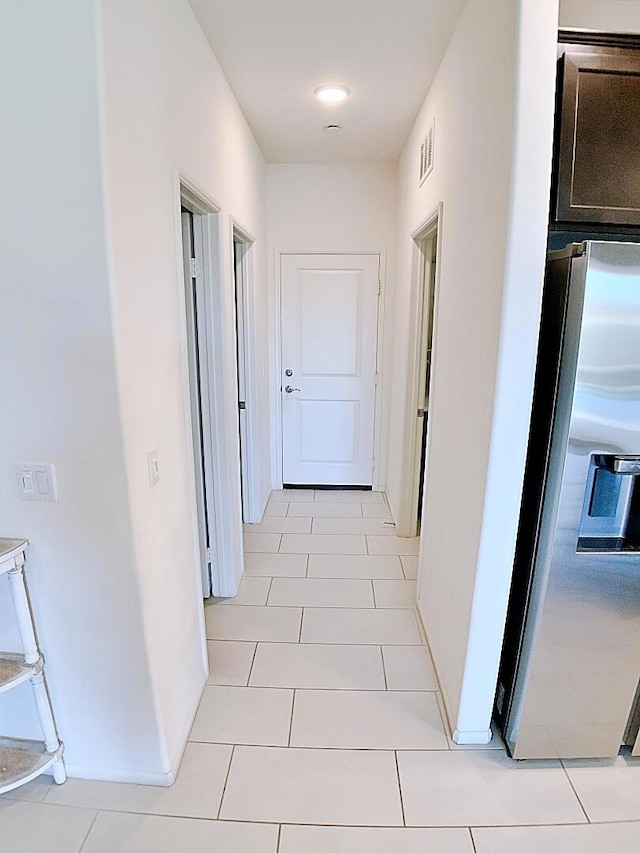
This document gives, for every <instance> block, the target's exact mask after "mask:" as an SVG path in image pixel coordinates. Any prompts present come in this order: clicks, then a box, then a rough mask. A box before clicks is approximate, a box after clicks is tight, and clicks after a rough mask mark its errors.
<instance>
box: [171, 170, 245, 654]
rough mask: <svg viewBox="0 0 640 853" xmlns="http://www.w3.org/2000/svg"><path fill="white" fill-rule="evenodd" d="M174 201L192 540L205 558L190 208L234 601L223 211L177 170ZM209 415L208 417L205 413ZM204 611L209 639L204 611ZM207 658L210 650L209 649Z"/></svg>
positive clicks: (226, 575)
mask: <svg viewBox="0 0 640 853" xmlns="http://www.w3.org/2000/svg"><path fill="white" fill-rule="evenodd" d="M173 197H174V212H175V219H174V228H175V237H176V248H177V272H178V275H177V279H176V281H177V297H178V299H177V303H178V320H179V334H180V353H181V360H182V387H183V404H184V405H183V409H184V419H185V440H186V441H187V443H188V452H187V460H188V463H187V464H188V469H189V470H188V476H189V492H190V508H191V519H192V536H193V545H194V551H193V553H194V556H196V557H199V554H200V536H199V530H198V509H197V489H196V469H195V463H194V459H193V446H192V441H193V439H192V436H193V426H192V416H191V399H190V393H191V391H190V376H189V359H188V346H189V337H188V332H187V314H186V305H185V288H184V274H183V269H184V258H183V251H182V218H181V213H180V211H181V208H182V207H183V206H184V207H186V208H187V209H189V210H191V212H192V213H193V214H194V226H195V224H196V221H197V222H198V226H199V231H200V238H201V241H202V271H201V272H202V276H203V282H204V292H205V298H206V313H205V317H204V329H203V331H204V334H205V337H206V342H207V344H206V345H207V359H206V364H202V363H201V365H200V366H201V372H202V371H206V376H207V379H208V385H209V389H208V390H209V412H208V414H209V416H210V417H209V423H208V424H207V425H206V426H205V424H204V423H203V429H207V433H208V440H209V441H210V446H211V449H212V456H213V459H214V460H215V464H213V466H212V468H213V470H212V472H211V479H212V482H213V497H212V500H213V507H212V508H210V513H211V515H212V516H213V524H212V527H213V530H212V534H213V537H214V541H215V547H216V556H217V560H216V566H215V569H214V571H213V572H212V585H213V593H214V595H217V596H225V597H227V596H234V595H236V594H237V592H238V584H239V579H240V577H241V576H242V570H243V565H244V564H243V553H242V519H241V516H240V512H239V507H238V506H236V504H237V501H236V496H235V492H234V490H233V482H234V479H235V478H237V468H238V466H237V460H238V455H237V442H238V439H237V434H236V436H233V435H231V430H230V429H229V426H228V421H229V419H228V418H227V417H226V405H225V403H226V398H225V389H226V383H225V367H226V365H227V364H228V363H229V362H230V361H231V359H233V361H235V354H233V356H232V355H231V353H226V352H225V350H226V349H228V348H229V343H228V342H229V341H230V340H232V338H230V336H229V334H228V330H227V328H226V326H227V324H228V318H227V314H226V301H225V298H224V291H223V278H222V256H221V251H220V249H221V246H222V241H221V233H220V232H221V223H220V220H221V206H220V205H219V204H218V203H217V202H216V201H214V199H212V198H211V197H210V196H209V195H208V194H207V193H206V192H205V191H204V190H202V189H201V188H200V187H199V186H198V185H197V184H196V183H195V182H194V181H192V180H191V179H190V178H188V177H187V176H186V175H184V174H183V173H181V172H180V170H179V169H178V168H177V167H174V169H173ZM203 414H205V413H203ZM195 570H196V572H197V577H198V580H197V583H198V589H199V592H200V594H202V578H201V570H200V565H197V566H196V567H195ZM201 610H202V620H203V636H204V608H201ZM205 652H206V644H205Z"/></svg>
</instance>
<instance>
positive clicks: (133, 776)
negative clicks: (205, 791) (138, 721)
mask: <svg viewBox="0 0 640 853" xmlns="http://www.w3.org/2000/svg"><path fill="white" fill-rule="evenodd" d="M65 766H66V768H67V776H69V777H70V778H72V779H91V780H95V781H97V782H131V783H133V784H135V785H155V786H156V787H162V788H168V787H169V786H170V785H173V783H174V782H175V781H176V778H175V775H174V773H173V772H171V771H169V772H168V773H145V772H144V771H138V770H122V769H121V768H111V767H98V768H95V767H93V766H90V767H87V766H86V765H84V764H68V763H66V762H65Z"/></svg>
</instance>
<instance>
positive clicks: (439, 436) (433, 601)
mask: <svg viewBox="0 0 640 853" xmlns="http://www.w3.org/2000/svg"><path fill="white" fill-rule="evenodd" d="M539 5H540V4H537V3H536V2H535V0H520V1H519V2H518V3H513V2H511V0H491V2H486V0H482V2H481V0H470V2H469V3H468V4H467V7H466V8H465V10H464V11H463V14H462V16H461V19H460V22H459V24H458V27H457V29H456V31H455V33H454V35H453V38H452V40H451V43H450V45H449V48H448V50H447V52H446V54H445V57H444V59H443V61H442V64H441V66H440V69H439V71H438V74H437V75H436V78H435V80H434V83H433V85H432V87H431V89H430V92H429V94H428V96H427V99H426V102H425V104H424V107H423V109H422V111H421V113H420V115H419V116H418V119H417V121H416V124H415V127H414V129H413V132H412V134H411V136H410V138H409V141H408V143H407V146H406V148H405V150H404V152H403V155H402V158H401V161H400V177H399V184H400V201H399V208H398V272H397V276H396V279H397V282H398V290H397V300H396V325H395V335H394V337H395V341H396V344H397V347H396V352H395V360H394V367H393V375H394V377H398V382H397V384H395V385H394V388H393V398H392V401H391V406H390V410H391V413H392V422H391V432H390V459H389V484H388V486H389V498H390V502H391V507H392V511H394V513H395V512H397V508H398V507H399V504H400V500H401V489H402V477H401V474H402V470H403V461H404V458H405V453H406V448H404V447H403V413H404V412H405V410H406V406H407V401H406V395H405V387H404V381H403V380H402V377H404V376H405V375H406V371H407V363H408V362H407V359H408V357H409V354H408V351H407V343H406V342H407V337H408V329H409V321H410V316H409V315H410V306H409V282H410V258H411V242H412V241H411V239H410V235H411V234H412V233H413V232H414V231H415V230H416V229H417V228H418V227H419V226H420V224H421V223H422V222H423V221H424V220H425V219H426V217H428V216H429V215H430V214H431V212H432V211H433V210H434V209H435V208H436V207H437V205H438V203H440V202H442V203H443V218H442V223H441V229H440V239H441V268H440V294H439V302H438V306H437V316H436V327H435V336H436V337H435V344H434V345H435V357H434V369H433V371H434V372H433V386H432V397H431V408H430V431H429V448H428V460H427V479H426V486H425V508H424V515H423V526H422V548H421V555H420V580H419V605H420V611H421V614H422V617H423V620H424V623H425V626H426V629H427V632H428V637H429V642H430V645H431V649H432V652H433V654H434V658H435V663H436V667H437V670H438V675H439V678H440V682H441V686H442V690H443V694H444V697H445V703H446V706H447V710H448V714H449V718H450V722H451V724H452V728H453V729H454V730H457V737H458V738H459V739H460V740H461V741H462V740H469V741H474V740H475V741H482V739H483V738H485V737H486V735H487V732H488V729H489V722H490V717H491V710H492V700H493V693H494V689H495V682H496V675H497V667H498V662H499V657H500V650H501V641H502V631H503V627H504V619H505V613H506V605H507V598H508V592H509V582H510V577H511V569H512V560H513V550H514V543H515V535H516V529H517V519H518V511H519V503H520V491H521V485H522V476H523V471H524V460H525V453H526V445H527V437H528V423H529V411H530V400H531V393H532V384H533V372H534V365H535V352H536V344H537V328H538V316H539V306H540V296H541V290H542V277H543V266H544V257H545V242H546V228H547V208H548V197H549V183H550V164H551V139H552V121H553V108H554V86H555V42H556V32H555V31H556V27H557V6H556V4H554V3H553V2H549V3H547V4H545V5H544V7H543V8H539ZM434 115H435V118H436V140H435V166H434V169H433V172H432V173H431V175H430V176H429V177H428V178H427V180H426V182H425V183H424V185H423V186H422V188H419V187H418V182H417V174H418V152H419V146H420V143H421V141H422V139H423V138H424V134H425V133H426V130H427V128H428V126H429V124H430V122H431V120H432V118H433V116H434Z"/></svg>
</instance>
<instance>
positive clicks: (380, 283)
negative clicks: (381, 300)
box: [378, 281, 382, 296]
mask: <svg viewBox="0 0 640 853" xmlns="http://www.w3.org/2000/svg"><path fill="white" fill-rule="evenodd" d="M381 293H382V282H381V281H379V282H378V296H380V294H381Z"/></svg>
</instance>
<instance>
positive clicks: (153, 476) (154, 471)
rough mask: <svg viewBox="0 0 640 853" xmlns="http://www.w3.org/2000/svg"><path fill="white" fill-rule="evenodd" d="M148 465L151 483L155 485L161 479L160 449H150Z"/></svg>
mask: <svg viewBox="0 0 640 853" xmlns="http://www.w3.org/2000/svg"><path fill="white" fill-rule="evenodd" d="M147 465H148V467H149V484H150V485H151V486H155V485H156V484H157V483H158V481H159V480H160V468H159V467H158V451H157V450H150V451H149V452H148V453H147Z"/></svg>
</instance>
